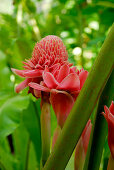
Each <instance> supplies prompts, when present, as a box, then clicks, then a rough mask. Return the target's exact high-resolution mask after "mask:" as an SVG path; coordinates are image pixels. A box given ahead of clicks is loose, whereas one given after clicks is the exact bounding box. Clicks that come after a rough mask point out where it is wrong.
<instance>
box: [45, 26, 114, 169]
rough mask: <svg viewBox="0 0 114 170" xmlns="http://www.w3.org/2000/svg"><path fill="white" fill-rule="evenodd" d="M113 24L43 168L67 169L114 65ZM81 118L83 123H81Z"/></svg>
mask: <svg viewBox="0 0 114 170" xmlns="http://www.w3.org/2000/svg"><path fill="white" fill-rule="evenodd" d="M113 44H114V24H113V26H112V28H111V30H110V33H109V35H108V36H107V38H106V40H105V42H104V44H103V46H102V48H101V51H100V53H99V56H98V57H97V58H96V61H95V64H94V66H93V67H92V69H91V72H90V73H89V76H88V78H87V80H86V82H85V84H84V86H83V88H82V90H81V92H80V95H79V96H78V99H77V101H76V103H75V104H74V107H73V109H72V111H71V113H70V114H69V116H68V118H67V120H66V122H65V124H64V127H63V129H62V132H61V135H60V136H59V138H58V140H57V143H56V144H55V147H54V150H53V152H52V153H51V155H50V157H49V159H48V161H47V162H46V164H45V166H44V170H58V169H59V170H63V169H65V167H66V165H67V163H68V160H69V159H70V156H71V155H72V152H73V150H74V148H75V145H76V144H77V142H78V140H79V138H80V135H81V133H82V131H83V128H84V127H85V125H86V123H87V121H88V119H89V117H90V115H91V113H92V110H93V109H94V106H95V104H96V102H97V100H98V98H99V97H100V95H101V93H102V90H103V88H104V86H105V84H106V82H107V80H108V78H109V75H110V73H111V71H112V69H113V63H114V45H113ZM80 122H81V123H80Z"/></svg>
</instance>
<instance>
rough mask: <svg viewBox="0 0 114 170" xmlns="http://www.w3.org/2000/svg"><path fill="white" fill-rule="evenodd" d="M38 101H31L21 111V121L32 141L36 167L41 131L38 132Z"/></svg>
mask: <svg viewBox="0 0 114 170" xmlns="http://www.w3.org/2000/svg"><path fill="white" fill-rule="evenodd" d="M39 115H40V103H39V101H37V102H36V103H35V102H33V101H31V102H30V104H29V107H28V108H27V109H26V110H24V112H23V123H24V125H25V127H26V129H27V131H28V133H29V137H30V140H31V141H32V143H33V146H34V149H35V153H36V158H37V163H38V167H39V166H40V159H41V133H40V116H39Z"/></svg>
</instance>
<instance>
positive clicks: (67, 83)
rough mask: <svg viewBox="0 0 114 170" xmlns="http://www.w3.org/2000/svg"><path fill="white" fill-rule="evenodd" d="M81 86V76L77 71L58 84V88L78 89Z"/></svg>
mask: <svg viewBox="0 0 114 170" xmlns="http://www.w3.org/2000/svg"><path fill="white" fill-rule="evenodd" d="M79 88H80V80H79V76H78V75H77V74H76V73H71V74H69V75H68V76H67V77H65V78H64V79H63V81H62V82H61V83H60V84H59V85H58V86H57V89H61V90H69V91H76V90H79Z"/></svg>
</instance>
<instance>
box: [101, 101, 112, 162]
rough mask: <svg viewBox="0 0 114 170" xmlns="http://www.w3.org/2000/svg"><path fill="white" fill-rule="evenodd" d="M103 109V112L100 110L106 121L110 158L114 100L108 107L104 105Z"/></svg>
mask: <svg viewBox="0 0 114 170" xmlns="http://www.w3.org/2000/svg"><path fill="white" fill-rule="evenodd" d="M104 110H105V113H104V112H102V114H103V115H104V117H105V119H106V121H107V123H108V145H109V148H110V152H111V155H112V158H113V159H114V102H113V101H112V103H111V105H110V107H109V108H108V107H107V106H104Z"/></svg>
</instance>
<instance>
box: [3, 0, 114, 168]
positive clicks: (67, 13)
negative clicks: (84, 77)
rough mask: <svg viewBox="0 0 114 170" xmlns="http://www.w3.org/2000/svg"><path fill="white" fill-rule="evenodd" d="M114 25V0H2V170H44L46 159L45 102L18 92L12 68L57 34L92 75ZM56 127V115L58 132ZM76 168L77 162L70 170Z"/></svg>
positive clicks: (71, 58)
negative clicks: (42, 117) (43, 135)
mask: <svg viewBox="0 0 114 170" xmlns="http://www.w3.org/2000/svg"><path fill="white" fill-rule="evenodd" d="M113 21H114V0H100V1H99V0H39V1H37V0H0V169H1V170H2V169H3V170H4V169H5V170H13V169H14V170H24V169H30V170H32V169H38V167H39V162H40V157H41V141H40V123H38V122H40V118H39V116H40V107H39V103H40V101H39V100H38V101H37V102H33V101H35V99H34V98H33V97H32V96H31V95H30V96H27V95H26V94H27V89H25V90H24V91H23V92H22V93H21V94H19V95H17V94H15V93H14V87H15V86H16V85H17V84H18V83H19V82H21V81H22V78H20V77H18V76H15V75H14V74H13V73H12V72H11V68H12V67H13V68H17V69H22V66H23V65H22V61H24V59H25V58H26V59H27V58H30V57H31V54H32V50H33V47H34V45H35V43H36V42H37V41H40V40H41V38H43V37H45V36H47V35H57V36H59V37H60V38H61V39H62V40H63V42H64V44H65V45H66V48H67V50H68V54H69V61H70V62H72V63H73V64H74V65H76V66H77V67H78V68H81V67H84V69H86V70H88V71H89V70H90V69H91V67H92V65H93V63H94V61H95V58H96V56H97V55H98V52H99V50H100V48H101V45H102V43H103V41H104V39H105V38H106V35H107V33H108V31H109V29H110V26H111V25H112V23H113ZM107 57H108V56H107ZM31 99H32V100H31ZM36 112H37V113H36ZM52 112H53V111H52ZM26 113H27V114H26ZM55 127H56V118H55V116H54V113H52V134H53V130H54V128H55ZM11 134H12V135H11ZM6 136H8V137H7V138H6ZM36 136H37V137H36ZM28 148H29V149H28ZM105 148H107V144H106V147H105ZM106 151H107V150H106ZM106 155H107V152H106ZM106 155H105V156H106ZM28 162H29V163H28ZM72 167H73V163H72V161H71V163H69V166H68V167H67V170H70V169H72Z"/></svg>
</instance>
